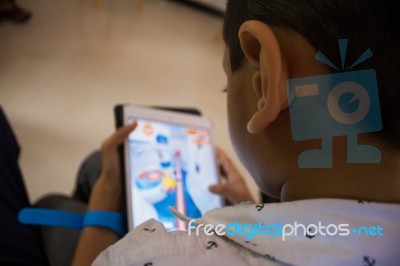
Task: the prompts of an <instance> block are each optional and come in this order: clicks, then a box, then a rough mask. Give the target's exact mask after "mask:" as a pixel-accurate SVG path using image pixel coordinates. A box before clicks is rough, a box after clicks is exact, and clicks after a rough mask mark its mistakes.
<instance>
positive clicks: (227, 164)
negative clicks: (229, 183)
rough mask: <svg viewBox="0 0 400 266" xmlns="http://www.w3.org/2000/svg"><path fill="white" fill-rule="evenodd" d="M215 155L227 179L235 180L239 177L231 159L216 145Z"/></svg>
mask: <svg viewBox="0 0 400 266" xmlns="http://www.w3.org/2000/svg"><path fill="white" fill-rule="evenodd" d="M217 157H218V159H219V161H220V163H221V166H222V167H223V169H224V170H225V172H226V176H227V177H228V179H230V180H232V179H234V180H236V179H238V178H239V177H240V173H239V171H238V170H237V169H236V167H235V166H234V165H233V163H232V161H231V159H230V158H229V157H228V155H227V154H226V153H225V152H224V151H223V150H222V149H221V148H219V147H217Z"/></svg>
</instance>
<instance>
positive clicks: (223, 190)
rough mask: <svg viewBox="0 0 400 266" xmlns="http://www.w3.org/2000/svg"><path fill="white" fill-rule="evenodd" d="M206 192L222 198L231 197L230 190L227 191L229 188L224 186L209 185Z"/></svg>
mask: <svg viewBox="0 0 400 266" xmlns="http://www.w3.org/2000/svg"><path fill="white" fill-rule="evenodd" d="M208 190H209V191H210V192H211V193H214V194H218V195H221V196H223V197H229V196H231V195H230V194H231V193H230V190H229V188H228V187H227V185H226V184H217V185H211V186H209V187H208Z"/></svg>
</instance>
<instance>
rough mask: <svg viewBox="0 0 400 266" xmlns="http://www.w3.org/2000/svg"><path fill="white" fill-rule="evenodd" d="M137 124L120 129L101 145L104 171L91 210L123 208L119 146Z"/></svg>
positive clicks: (93, 191) (90, 202) (91, 201)
mask: <svg viewBox="0 0 400 266" xmlns="http://www.w3.org/2000/svg"><path fill="white" fill-rule="evenodd" d="M136 126H137V123H136V122H134V123H132V124H130V125H127V126H123V127H120V128H119V129H117V130H116V131H115V132H114V133H113V134H112V135H111V136H110V137H108V138H107V139H106V140H105V141H104V142H103V144H102V145H101V161H102V170H101V175H100V177H99V179H98V180H97V182H96V184H95V185H94V187H93V190H92V194H91V196H90V200H89V206H88V208H89V209H90V210H109V211H114V210H115V211H116V210H119V209H120V206H121V169H120V162H119V157H118V146H119V145H121V144H122V143H123V142H124V141H125V140H126V139H127V138H128V136H129V134H130V133H131V132H132V131H133V130H134V129H135V128H136Z"/></svg>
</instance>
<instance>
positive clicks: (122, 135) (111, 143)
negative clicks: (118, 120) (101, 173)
mask: <svg viewBox="0 0 400 266" xmlns="http://www.w3.org/2000/svg"><path fill="white" fill-rule="evenodd" d="M136 126H137V122H136V121H134V122H133V123H131V124H129V125H126V126H122V127H120V128H118V129H117V130H116V131H115V132H114V133H113V134H112V135H111V136H110V137H108V139H106V140H105V141H104V142H103V145H102V146H103V147H102V148H103V149H105V150H108V149H115V148H117V147H118V145H120V144H121V143H122V142H123V141H124V140H125V139H126V138H128V136H129V134H130V133H131V132H132V131H133V130H134V129H135V128H136Z"/></svg>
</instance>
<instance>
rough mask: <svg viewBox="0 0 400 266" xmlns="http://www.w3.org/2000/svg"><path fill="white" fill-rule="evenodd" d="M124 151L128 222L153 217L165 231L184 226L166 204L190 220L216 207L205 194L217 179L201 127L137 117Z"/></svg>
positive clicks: (212, 197) (215, 200) (217, 203)
mask: <svg viewBox="0 0 400 266" xmlns="http://www.w3.org/2000/svg"><path fill="white" fill-rule="evenodd" d="M129 149H130V160H131V176H130V178H131V181H132V182H131V184H132V187H131V189H132V195H133V197H132V201H133V202H132V205H133V218H134V226H136V225H138V224H140V223H142V222H144V221H146V220H148V219H150V218H154V219H157V220H159V221H161V222H162V223H163V224H164V226H165V228H166V229H167V230H174V229H181V230H185V229H186V224H185V223H183V222H181V221H180V220H178V219H177V218H176V217H175V216H173V215H172V213H171V212H170V211H169V209H168V206H175V207H176V208H177V210H178V211H179V212H181V213H182V214H185V215H187V216H189V217H192V218H197V217H200V216H201V215H202V214H204V213H205V212H206V211H208V210H210V209H212V208H216V207H221V202H220V199H219V197H217V196H215V195H213V194H210V193H209V192H208V186H209V185H211V184H215V183H217V181H218V178H217V176H216V171H215V159H214V150H213V147H212V145H211V143H210V136H209V133H208V132H207V131H205V130H200V129H194V128H186V127H183V126H179V125H169V124H164V123H160V122H155V121H145V120H138V127H137V128H136V130H135V131H134V132H133V133H131V135H130V136H129Z"/></svg>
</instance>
